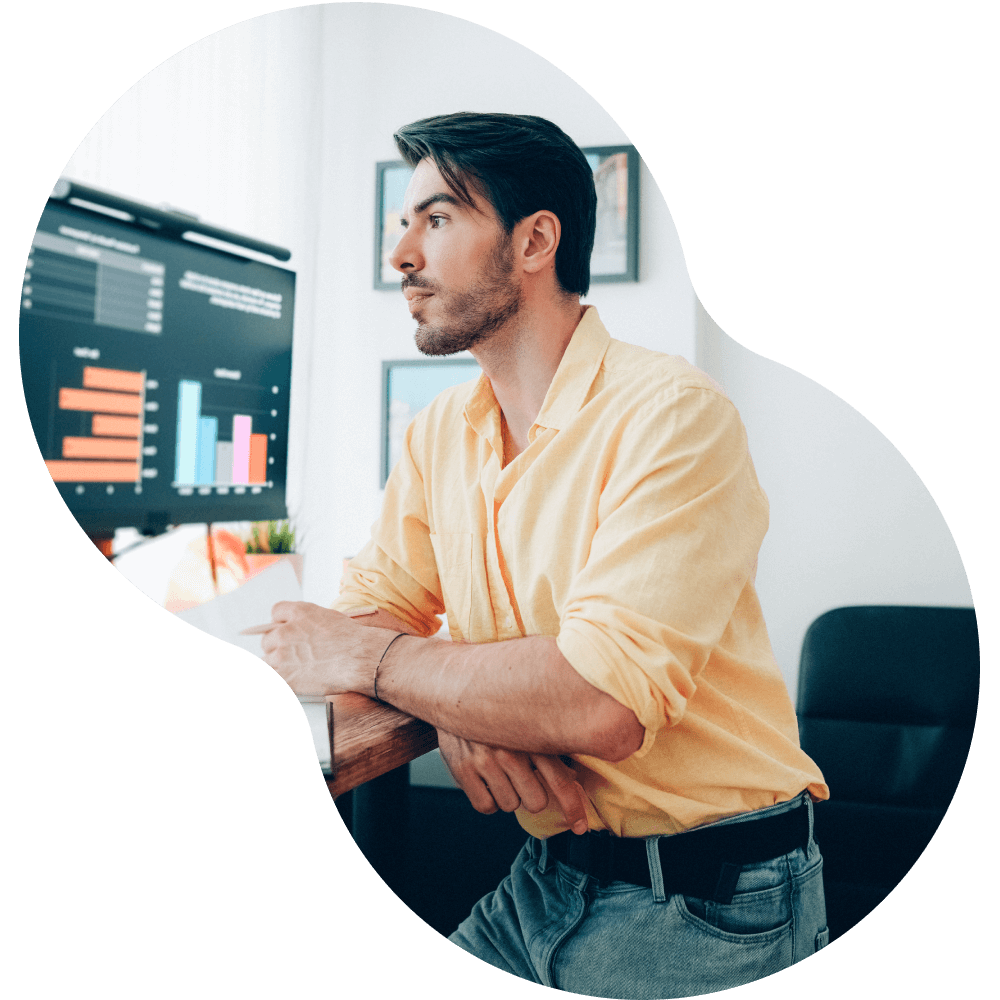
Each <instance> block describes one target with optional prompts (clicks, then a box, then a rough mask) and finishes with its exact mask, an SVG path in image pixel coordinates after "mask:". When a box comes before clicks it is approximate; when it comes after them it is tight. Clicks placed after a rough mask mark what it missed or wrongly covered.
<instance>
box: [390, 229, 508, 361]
mask: <svg viewBox="0 0 1000 1000" xmlns="http://www.w3.org/2000/svg"><path fill="white" fill-rule="evenodd" d="M512 245H513V244H512V240H511V237H510V236H509V235H507V234H502V235H501V236H500V238H499V239H498V240H497V243H496V246H494V248H493V252H492V253H491V255H490V259H489V262H488V264H487V266H486V268H485V273H484V274H483V275H482V276H481V277H480V278H479V280H478V281H477V282H476V283H475V284H474V285H473V286H472V287H471V288H468V289H465V290H464V291H461V292H453V293H451V294H447V295H446V294H445V293H441V292H436V291H435V293H434V294H435V296H439V297H440V300H441V301H443V302H444V304H445V306H446V307H447V319H446V320H445V321H444V322H442V323H441V324H440V325H438V326H431V325H429V324H427V323H420V324H419V325H418V326H417V331H416V333H415V334H414V337H413V339H414V342H415V343H416V345H417V350H418V351H420V353H421V354H427V355H430V356H433V357H440V356H443V355H446V354H458V353H459V352H460V351H468V350H469V349H470V348H472V347H474V346H476V345H477V344H481V343H483V342H485V341H487V340H489V339H490V338H491V337H493V336H494V335H495V334H496V333H497V331H498V330H501V329H503V327H505V326H506V325H507V324H508V323H510V321H511V320H512V319H514V317H515V316H517V314H518V312H519V311H520V308H521V290H520V288H519V287H518V285H517V283H516V282H515V281H514V280H513V278H512V275H513V272H514V265H513V262H512V261H511V247H512ZM404 284H405V282H404ZM413 284H416V282H413ZM422 287H432V288H433V286H431V285H429V284H428V285H423V286H422Z"/></svg>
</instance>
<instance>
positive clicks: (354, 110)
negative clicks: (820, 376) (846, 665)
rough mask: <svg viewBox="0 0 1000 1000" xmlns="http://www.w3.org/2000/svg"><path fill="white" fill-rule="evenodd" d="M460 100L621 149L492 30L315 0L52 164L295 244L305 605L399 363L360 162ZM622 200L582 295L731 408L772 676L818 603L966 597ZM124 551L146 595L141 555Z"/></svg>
mask: <svg viewBox="0 0 1000 1000" xmlns="http://www.w3.org/2000/svg"><path fill="white" fill-rule="evenodd" d="M414 52H420V53H429V54H431V55H429V56H428V57H427V59H420V60H414V59H413V58H411V55H412V53H414ZM433 53H444V54H446V56H447V57H446V58H441V59H440V60H439V61H437V62H435V61H433V59H432V55H433ZM415 65H418V66H419V67H420V72H419V75H418V76H417V77H414V76H413V75H412V67H413V66H415ZM430 66H433V67H434V71H433V72H431V71H430V70H429V69H428V67H430ZM461 109H464V110H505V111H515V112H523V113H532V114H540V115H543V116H545V117H549V118H552V119H553V120H555V121H557V122H558V123H559V124H560V125H562V126H563V127H564V128H565V129H566V131H567V132H569V133H570V135H572V136H573V138H574V139H576V140H577V141H578V142H579V143H580V144H581V145H603V144H614V143H622V142H628V141H629V139H628V137H627V136H626V135H625V134H624V133H623V132H622V131H621V129H620V128H619V127H618V126H617V125H616V124H615V123H614V121H612V120H611V119H610V118H609V116H608V115H607V114H606V113H605V112H604V111H603V110H602V109H601V108H600V107H599V106H598V105H597V104H596V103H595V102H594V101H593V100H592V99H591V98H590V97H589V96H588V95H587V94H586V93H585V92H584V91H583V90H582V89H581V88H580V87H578V86H577V85H576V84H575V83H574V82H573V81H572V80H570V79H569V78H568V77H566V76H565V75H564V74H563V73H562V72H561V71H559V70H557V69H556V68H555V67H554V66H552V65H550V64H549V63H547V62H545V61H544V60H542V59H540V58H539V57H537V56H535V55H534V54H533V53H532V52H530V51H529V50H527V49H525V48H523V47H522V46H520V45H518V44H515V43H514V42H512V41H510V40H508V39H506V38H504V37H503V36H501V35H498V34H496V33H493V32H490V31H488V30H486V29H484V28H481V27H479V26H477V25H474V24H472V23H470V22H467V21H462V20H458V19H456V18H451V17H448V16H445V15H441V14H436V13H433V12H430V11H426V10H420V9H416V8H411V7H398V6H390V5H382V4H334V5H328V6H318V7H308V8H296V9H292V10H288V11H283V12H278V13H275V14H270V15H266V16H264V17H261V18H257V19H254V20H252V21H248V22H244V23H242V24H239V25H235V26H233V27H231V28H228V29H226V30H225V31H223V32H220V33H219V34H217V35H214V36H210V37H209V38H207V39H204V40H203V41H201V42H198V43H196V44H195V45H192V46H191V47H190V48H188V49H186V50H184V51H182V52H181V53H179V54H178V55H177V56H175V57H174V58H172V59H170V60H168V61H167V62H165V63H163V64H162V65H161V66H159V67H158V68H157V69H155V70H153V71H152V72H151V73H150V74H149V75H148V76H146V77H145V78H144V79H143V80H141V81H140V82H139V83H138V84H137V85H136V86H135V87H134V88H133V89H132V90H130V91H129V92H128V93H127V94H125V95H124V96H123V97H122V98H121V100H120V101H118V102H117V103H116V104H115V105H114V107H113V108H112V109H111V110H110V111H109V112H108V114H107V115H105V116H104V118H102V119H101V121H100V122H99V123H98V124H97V125H96V126H95V128H94V129H93V131H92V132H91V133H90V134H89V135H88V136H87V137H86V139H85V140H84V142H83V143H82V144H81V146H80V148H79V149H78V150H77V152H76V154H75V155H74V156H73V158H72V159H71V160H70V162H69V164H68V165H67V167H66V170H65V174H66V176H68V177H71V178H74V179H77V180H80V181H83V182H89V183H92V184H94V185H95V186H98V187H106V188H108V189H110V190H114V191H118V192H121V193H123V194H126V195H131V196H133V197H136V198H139V199H141V200H147V201H150V202H154V203H159V202H164V201H165V202H168V203H170V204H172V205H175V206H177V207H180V208H182V209H186V210H190V211H193V212H195V213H197V214H199V215H201V216H202V217H203V218H204V219H206V220H207V221H210V222H214V223H216V224H218V225H222V226H226V227H229V228H232V229H235V230H238V231H244V232H246V233H248V234H251V235H255V236H259V237H261V238H264V239H268V240H272V241H274V242H277V243H280V244H283V245H286V246H288V247H290V248H291V249H292V251H293V257H292V261H291V263H290V265H289V266H291V267H293V268H294V269H295V270H296V271H297V272H298V276H299V278H298V301H297V307H296V329H295V348H294V369H293V401H292V448H291V453H290V459H289V463H290V475H289V508H290V510H291V512H292V514H293V517H294V519H295V521H296V526H297V528H298V530H299V535H300V539H301V542H302V548H303V549H304V551H305V553H306V557H307V558H306V571H305V596H306V598H307V599H309V600H314V601H317V602H319V603H323V602H326V601H329V600H330V599H331V598H332V597H333V595H334V594H335V592H336V588H337V583H338V580H339V576H340V567H341V561H342V559H343V557H344V556H349V555H353V554H354V552H356V551H357V549H358V548H359V547H360V546H361V545H362V544H363V543H364V541H365V540H366V539H367V537H368V533H369V528H370V525H371V523H372V521H373V520H374V519H375V518H376V517H377V515H378V511H379V507H380V503H381V491H380V490H379V485H378V484H379V474H378V460H379V441H378V435H379V429H380V417H379V390H380V373H381V361H382V360H384V359H390V358H406V357H416V356H418V354H417V351H416V349H415V347H414V345H413V340H412V331H413V323H412V321H411V320H410V318H409V315H408V312H407V310H406V308H405V306H404V304H403V302H402V299H401V296H400V295H399V294H398V293H395V292H392V291H375V290H374V289H373V288H372V287H371V286H372V253H373V251H372V240H373V224H374V223H373V218H374V198H375V163H376V162H377V161H379V160H387V159H395V158H397V153H396V150H395V147H394V145H393V142H392V133H393V131H394V130H395V129H396V128H397V127H398V126H400V125H402V124H404V123H406V122H409V121H412V120H414V119H416V118H420V117H424V116H427V115H432V114H437V113H441V112H445V111H454V110H461ZM640 152H641V150H640ZM641 192H642V194H641V223H640V232H641V252H640V277H641V280H640V282H639V283H638V284H622V285H595V286H594V287H593V289H592V292H591V295H590V296H589V299H588V300H589V301H591V302H593V303H595V304H596V305H597V306H598V308H599V309H600V312H601V315H602V318H603V319H604V320H605V322H606V323H607V325H608V326H609V328H610V329H611V331H612V334H613V335H615V336H618V337H620V338H621V339H624V340H630V341H633V342H635V343H640V344H643V345H645V346H648V347H652V348H654V349H659V350H664V351H668V352H672V353H678V354H682V355H684V356H686V357H688V358H690V359H692V360H695V361H696V362H697V363H699V364H700V365H701V366H702V367H704V368H706V369H707V370H708V371H709V372H710V373H711V374H713V375H714V376H715V377H716V378H718V379H719V381H721V382H722V383H723V384H724V385H725V386H726V387H727V388H728V389H729V391H730V393H731V395H732V396H733V398H734V400H735V402H736V403H737V406H738V407H739V408H740V410H741V413H742V414H743V417H744V421H745V423H746V424H747V427H748V430H749V433H750V438H751V446H752V449H753V453H754V458H755V462H756V465H757V468H758V473H759V475H760V478H761V481H762V483H763V484H764V487H765V489H766V490H767V492H768V495H769V497H770V499H771V508H772V517H771V530H770V533H769V535H768V538H767V541H766V542H765V546H764V550H763V552H762V555H761V563H760V571H759V576H758V582H759V585H760V589H761V597H762V600H763V602H764V606H765V612H766V614H767V618H768V623H769V628H770V632H771V636H772V641H773V644H774V647H775V652H776V654H777V656H778V659H779V662H780V663H781V666H782V669H783V671H784V674H785V677H786V679H787V680H788V681H789V684H790V686H792V688H793V689H794V680H795V676H796V671H797V662H798V650H799V646H800V644H801V639H802V635H803V633H804V631H805V628H806V627H807V626H808V624H809V622H810V621H812V619H814V618H815V617H816V616H817V615H818V614H820V613H822V612H823V611H825V610H827V609H829V608H831V607H834V606H837V605H844V604H859V603H917V604H920V603H928V604H970V603H971V599H970V597H969V593H968V588H967V585H966V582H965V576H964V573H963V571H962V566H961V562H960V561H959V559H958V555H957V552H956V550H955V547H954V544H953V543H952V540H951V536H950V534H949V533H948V530H947V528H946V527H945V525H944V522H943V520H942V519H941V517H940V514H939V513H938V512H937V508H936V507H935V505H934V503H933V501H932V500H931V499H930V497H929V496H928V495H927V492H926V490H924V488H923V486H922V485H921V483H920V482H919V480H918V479H917V477H916V475H915V474H914V473H913V472H912V470H911V469H910V467H909V466H908V465H907V464H906V463H905V462H904V461H903V459H902V458H901V457H900V456H899V454H898V452H897V451H896V450H895V449H894V448H893V447H892V446H891V445H890V444H889V443H888V442H887V441H886V440H885V438H884V437H882V435H881V434H879V432H877V431H876V430H875V429H874V428H873V427H872V426H871V425H870V424H869V423H868V422H867V421H865V420H864V419H863V418H861V417H860V416H859V415H858V414H857V413H856V412H855V411H854V410H852V409H851V408H850V407H849V406H847V405H846V404H844V403H843V402H842V401H840V400H839V399H838V398H837V397H835V396H833V395H832V394H830V393H828V392H826V391H825V390H823V389H822V388H821V387H819V386H818V385H816V384H815V383H813V382H811V381H810V380H808V379H806V378H804V377H802V376H799V375H798V374H796V373H795V372H792V371H790V370H789V369H786V368H783V367H782V366H780V365H776V364H773V363H772V362H769V361H767V360H766V359H763V358H760V357H758V356H757V355H754V354H752V353H751V352H749V351H746V350H744V349H743V348H741V347H740V346H739V345H738V344H736V343H735V342H734V341H732V340H731V339H730V338H728V337H727V336H726V335H725V334H723V333H722V332H721V331H719V330H718V328H717V327H715V325H714V324H713V323H712V322H711V320H710V319H708V318H707V317H706V316H704V314H703V313H702V315H701V319H700V323H699V322H698V321H697V320H696V301H695V296H694V293H693V290H692V288H691V284H690V282H689V280H688V277H687V272H686V269H685V266H684V260H683V255H682V252H681V247H680V244H679V242H678V239H677V235H676V231H675V230H674V227H673V224H672V221H671V219H670V215H669V212H668V211H667V206H666V205H665V203H664V201H663V199H662V197H661V196H660V194H659V192H658V190H657V189H656V186H655V184H654V183H653V181H652V178H651V177H650V175H649V173H648V171H646V169H645V168H643V171H642V177H641ZM696 326H697V327H698V330H697V337H696ZM696 340H697V350H696ZM127 562H131V563H132V564H133V565H134V566H137V568H136V571H135V575H134V576H133V577H132V578H133V579H135V580H136V581H137V582H140V583H141V585H142V586H143V587H144V589H145V588H150V589H146V592H147V593H150V594H151V596H156V595H154V594H153V593H152V592H151V584H150V583H149V582H148V581H149V580H150V576H149V574H148V573H146V574H143V572H141V567H138V563H140V562H141V559H139V558H138V556H137V555H133V556H131V557H130V558H129V560H123V564H125V563H127Z"/></svg>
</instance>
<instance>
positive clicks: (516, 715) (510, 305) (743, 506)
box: [264, 114, 828, 998]
mask: <svg viewBox="0 0 1000 1000" xmlns="http://www.w3.org/2000/svg"><path fill="white" fill-rule="evenodd" d="M396 142H397V145H398V146H399V149H400V151H401V153H402V155H403V156H404V157H405V158H406V160H407V161H408V162H409V163H410V164H411V165H412V166H413V167H414V168H415V170H414V174H413V178H412V181H411V183H410V186H409V188H408V190H407V194H406V199H405V204H404V208H403V215H402V221H403V224H404V226H405V234H404V236H403V238H402V239H401V241H400V243H399V245H398V246H397V247H396V249H395V251H394V252H393V255H392V263H393V266H394V267H395V268H396V269H397V270H398V271H399V272H400V273H401V274H402V276H403V278H402V290H403V293H404V295H405V296H406V299H407V302H408V304H409V309H410V313H411V315H412V316H413V318H414V319H415V320H416V321H417V324H418V325H417V332H416V342H417V345H418V347H419V348H420V349H421V351H423V352H424V353H426V354H452V353H455V352H457V351H461V350H468V351H470V352H471V353H472V355H473V356H474V357H475V358H476V360H477V361H478V362H479V364H480V366H481V367H482V369H483V373H484V374H483V377H482V378H480V379H479V381H478V382H477V383H475V384H468V385H464V386H460V387H458V388H455V389H451V390H448V391H446V392H444V393H443V394H442V395H441V396H439V397H438V398H437V399H436V400H435V401H434V402H433V403H432V404H431V405H430V406H429V407H427V409H426V410H424V411H423V412H421V413H420V414H419V415H418V416H417V417H416V418H415V419H414V421H413V423H412V424H411V426H410V428H409V429H408V431H407V435H406V442H405V447H404V449H403V455H402V458H401V459H400V461H399V463H398V465H397V467H396V469H395V470H394V471H393V473H392V475H391V476H390V478H389V482H388V484H387V486H386V492H385V500H384V506H383V509H382V514H381V517H380V519H379V521H378V523H377V525H376V526H375V528H374V529H373V537H372V540H371V542H370V543H369V544H368V545H367V546H366V548H365V549H364V550H363V551H362V552H361V554H360V555H359V556H358V557H357V558H356V559H355V560H353V562H352V564H351V566H350V569H349V571H348V573H347V575H346V578H345V582H344V585H343V588H342V591H341V595H340V597H339V599H338V600H337V602H336V604H335V605H334V608H335V609H336V610H328V609H323V608H320V607H317V606H315V605H309V604H291V603H283V604H279V605H276V607H275V610H274V619H275V622H276V625H275V627H274V628H273V629H272V630H271V631H270V632H269V633H268V634H267V635H266V636H265V638H264V650H265V654H266V659H267V661H268V662H269V663H270V664H271V665H272V666H273V667H274V668H275V669H276V670H278V671H279V672H280V673H281V675H282V676H283V677H284V678H285V679H286V680H287V681H288V683H289V684H290V685H291V686H292V687H293V688H294V689H295V690H296V691H298V692H299V693H336V692H341V691H360V692H362V693H364V694H367V695H370V696H372V697H377V698H379V699H381V700H383V701H385V702H388V703H390V704H392V705H395V706H397V707H398V708H400V709H402V710H403V711H405V712H408V713H410V714H411V715H414V716H417V717H419V718H422V719H425V720H427V721H428V722H430V723H431V724H433V725H434V726H435V727H437V729H438V734H439V743H440V747H441V752H442V755H443V756H444V759H445V761H446V762H447V764H448V766H449V768H450V769H451V771H452V773H453V774H454V776H455V778H456V780H457V782H458V783H459V785H460V786H461V787H462V788H463V789H464V790H465V792H466V794H467V795H468V797H469V799H470V800H471V802H472V804H473V805H474V806H475V808H476V809H478V810H480V811H481V812H492V811H495V810H496V809H498V808H499V809H504V810H508V811H509V810H513V809H516V810H517V815H518V818H519V820H520V822H521V824H522V826H524V828H525V829H526V830H527V832H528V833H529V834H530V835H531V836H530V838H529V840H528V843H527V845H526V846H525V848H524V850H523V851H522V852H521V854H520V855H519V857H518V859H517V861H516V862H515V864H514V866H513V867H512V869H511V875H510V876H509V878H507V879H506V880H505V881H504V882H503V883H502V884H501V886H500V887H499V888H498V889H497V891H496V892H494V893H492V894H491V895H490V896H488V897H486V899H484V900H482V901H481V902H480V903H479V904H477V906H476V907H475V909H474V911H473V913H472V914H471V915H470V917H469V918H468V919H467V920H465V921H464V922H463V923H462V925H461V926H460V927H459V928H458V930H457V931H456V932H455V933H454V934H453V935H452V940H453V941H455V942H456V943H457V944H459V945H460V946H461V947H463V948H465V949H466V950H468V951H470V952H472V953H473V954H475V955H478V956H479V957H480V958H482V959H484V960H485V961H487V962H490V963H491V964H493V965H495V966H498V967H499V968H502V969H506V970H507V971H509V972H511V973H514V974H515V975H519V976H523V977H525V978H528V979H531V980H533V981H535V982H539V983H542V984H545V985H548V986H554V987H557V988H560V989H565V990H569V991H572V992H576V993H584V994H590V995H594V996H607V997H656V998H662V997H673V996H690V995H695V994H699V993H708V992H712V991H715V990H720V989H725V988H728V987H731V986H737V985H739V984H741V983H744V982H748V981H750V980H753V979H758V978H760V977H762V976H765V975H768V974H770V973H771V972H774V971H777V970H778V969H781V968H784V967H785V966H787V965H790V964H791V963H793V962H796V961H798V960H800V959H802V958H804V957H806V956H807V955H809V954H811V953H812V952H813V951H815V950H816V949H817V948H818V947H821V946H822V945H823V943H825V914H824V904H823V890H822V881H821V861H820V856H819V853H818V850H817V848H816V845H815V843H814V842H813V840H812V832H811V831H812V811H811V810H812V800H813V799H814V798H815V799H820V798H825V797H826V796H827V794H828V792H827V788H826V785H825V784H824V782H823V777H822V775H821V774H820V772H819V770H818V769H817V767H816V766H815V764H814V763H813V762H812V761H811V760H810V759H809V758H808V757H807V756H806V755H805V754H803V753H802V751H801V750H800V749H799V746H798V738H797V728H796V721H795V715H794V712H793V709H792V706H791V702H790V700H789V697H788V694H787V692H786V689H785V686H784V683H783V681H782V678H781V675H780V672H779V670H778V667H777V665H776V663H775V661H774V658H773V654H772V652H771V648H770V643H769V641H768V638H767V632H766V629H765V627H764V622H763V620H762V617H761V611H760V607H759V604H758V602H757V597H756V594H755V591H754V583H753V580H754V572H755V569H756V560H757V552H758V549H759V547H760V543H761V540H762V538H763V536H764V533H765V531H766V527H767V516H768V514H767V501H766V498H765V497H764V494H763V493H762V491H761V489H760V487H759V486H758V484H757V480H756V476H755V474H754V470H753V466H752V464H751V461H750V456H749V454H748V451H747V443H746V435H745V432H744V429H743V426H742V424H741V422H740V420H739V416H738V415H737V413H736V411H735V409H734V408H733V406H732V404H731V403H730V402H729V400H728V399H727V398H726V397H725V395H724V394H723V392H722V391H721V389H720V388H719V387H718V386H717V385H716V384H715V383H714V382H712V381H711V380H710V379H709V378H708V377H707V376H705V375H704V374H703V373H702V372H700V371H698V370H697V369H696V368H694V367H693V366H691V365H689V364H688V363H687V362H685V361H684V360H683V359H681V358H677V357H670V356H667V355H662V354H657V353H654V352H651V351H647V350H644V349H641V348H637V347H632V346H629V345H628V344H625V343H621V342H619V341H615V340H611V339H610V337H609V336H608V333H607V332H606V331H605V329H604V327H603V325H602V324H601V322H600V319H599V318H598V316H597V312H596V310H595V309H594V308H593V307H582V306H581V304H580V296H581V295H583V294H585V293H586V291H587V287H588V284H589V259H590V252H591V249H592V246H593V238H594V219H595V206H596V196H595V193H594V184H593V179H592V175H591V171H590V168H589V166H588V164H587V161H586V159H585V157H584V156H583V154H582V153H581V151H580V150H579V148H578V147H577V146H576V145H575V144H574V143H573V142H572V141H571V140H570V139H569V138H568V137H567V136H566V135H565V134H564V133H563V132H562V131H561V130H560V129H558V128H557V127H556V126H555V125H553V124H551V123H550V122H547V121H544V120H543V119H540V118H534V117H529V116H514V115H479V114H456V115H446V116H441V117H438V118H432V119H427V120H424V121H420V122H416V123H414V124H412V125H409V126H407V127H406V128H403V129H401V130H400V132H399V133H398V134H397V135H396ZM364 605H375V606H377V607H378V608H379V611H378V612H377V614H375V615H372V616H369V617H368V618H367V619H364V618H362V619H352V618H350V617H347V616H346V615H344V614H343V613H342V612H347V611H350V610H351V609H352V608H358V607H360V606H364ZM441 613H447V621H448V627H449V630H450V633H451V639H452V640H453V641H450V642H449V641H447V640H444V639H439V638H433V637H432V635H433V633H434V632H435V631H437V629H438V626H439V619H438V618H437V617H436V616H437V615H439V614H441Z"/></svg>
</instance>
